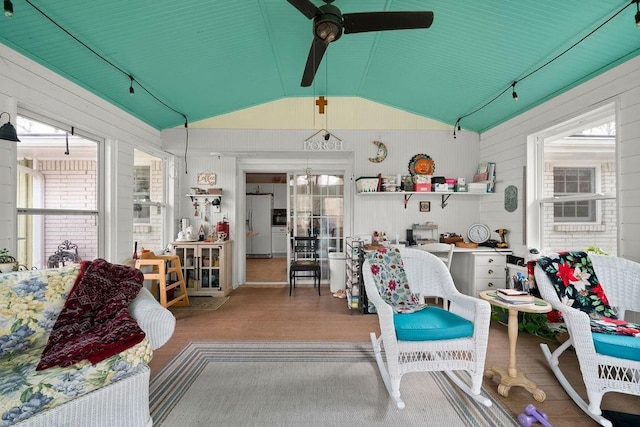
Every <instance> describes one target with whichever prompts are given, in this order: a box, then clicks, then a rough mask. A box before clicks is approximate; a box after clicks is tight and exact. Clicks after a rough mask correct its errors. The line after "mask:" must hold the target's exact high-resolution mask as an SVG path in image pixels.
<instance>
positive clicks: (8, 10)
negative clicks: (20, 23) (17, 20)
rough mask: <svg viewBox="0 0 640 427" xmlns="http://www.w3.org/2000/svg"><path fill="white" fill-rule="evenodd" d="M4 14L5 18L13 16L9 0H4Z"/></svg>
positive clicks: (11, 4)
mask: <svg viewBox="0 0 640 427" xmlns="http://www.w3.org/2000/svg"><path fill="white" fill-rule="evenodd" d="M4 16H6V17H7V18H11V17H13V3H11V0H4Z"/></svg>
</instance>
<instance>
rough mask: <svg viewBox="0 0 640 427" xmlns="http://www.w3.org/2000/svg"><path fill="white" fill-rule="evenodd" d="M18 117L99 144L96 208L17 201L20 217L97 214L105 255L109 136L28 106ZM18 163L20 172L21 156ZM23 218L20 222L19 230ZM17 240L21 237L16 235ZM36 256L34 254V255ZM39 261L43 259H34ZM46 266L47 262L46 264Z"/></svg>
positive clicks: (98, 236)
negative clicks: (66, 122) (34, 205)
mask: <svg viewBox="0 0 640 427" xmlns="http://www.w3.org/2000/svg"><path fill="white" fill-rule="evenodd" d="M17 116H18V117H21V118H25V119H28V120H32V121H36V122H40V123H42V124H44V125H47V126H51V127H54V128H56V129H59V130H62V131H66V132H68V133H69V134H72V135H74V136H79V137H81V138H83V139H86V140H89V141H91V142H93V143H95V144H96V159H95V162H96V183H95V186H96V195H95V197H96V200H95V208H94V209H58V208H54V209H51V208H42V207H20V206H18V205H17V204H16V219H17V218H18V217H20V216H24V217H28V216H32V217H34V216H43V217H44V216H62V215H64V216H76V215H77V216H88V217H93V218H94V221H95V224H96V239H97V242H96V257H104V252H105V248H104V241H105V240H104V239H105V215H104V206H105V175H104V174H105V172H104V171H105V145H106V140H105V138H102V137H99V136H97V135H95V134H92V133H91V132H88V131H85V130H82V129H77V128H75V127H73V126H71V125H68V124H65V123H63V122H61V121H59V120H56V119H54V118H52V117H49V116H45V115H42V114H38V113H35V112H32V111H29V110H27V109H23V108H18V112H17ZM15 162H16V174H17V173H18V170H19V169H21V166H20V165H18V158H17V157H16V159H15ZM19 223H20V221H16V233H17V231H18V230H17V228H18V225H19ZM16 238H17V240H20V239H19V236H18V235H17V234H16ZM32 256H34V255H33V254H32ZM35 260H39V258H34V261H35ZM40 263H46V260H41V262H40ZM43 265H44V264H43Z"/></svg>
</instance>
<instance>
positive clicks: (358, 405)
mask: <svg viewBox="0 0 640 427" xmlns="http://www.w3.org/2000/svg"><path fill="white" fill-rule="evenodd" d="M400 392H401V393H402V398H403V400H404V401H405V403H406V407H405V408H404V409H397V407H396V406H395V404H394V403H393V402H392V401H391V399H390V398H389V395H388V394H387V391H386V389H385V387H384V384H383V383H382V380H381V378H380V375H379V373H378V369H377V366H376V362H375V358H374V355H373V351H372V350H371V344H370V343H368V342H367V343H320V342H232V343H229V342H220V343H218V342H194V343H191V344H189V345H187V346H186V347H185V348H184V349H183V350H182V351H181V352H180V353H179V354H178V355H177V356H176V357H175V358H174V359H173V360H172V361H171V362H169V364H168V365H166V366H165V368H164V369H163V370H162V371H160V372H159V373H158V374H157V375H156V376H155V377H154V378H153V379H152V380H151V385H150V407H151V416H152V418H153V425H154V427H173V426H176V427H190V426H209V425H222V426H227V425H228V426H231V425H233V426H271V425H279V426H302V425H305V426H341V425H345V426H365V425H366V426H372V425H380V426H383V425H384V426H390V425H405V426H410V425H433V426H448V427H453V426H479V427H480V426H517V425H518V424H517V422H516V419H515V418H514V416H513V415H511V413H510V412H509V410H508V409H506V408H504V407H503V406H502V405H501V404H500V403H499V402H498V401H496V400H495V399H493V398H492V397H491V396H490V395H489V394H488V393H487V392H486V391H484V390H483V394H484V395H485V396H488V397H489V398H490V399H491V400H492V402H493V404H492V406H491V407H489V408H487V407H485V406H483V405H480V404H478V403H477V402H475V401H474V400H472V399H469V398H468V397H467V396H466V395H465V394H464V393H462V392H460V391H459V389H458V388H457V387H456V386H454V385H453V384H452V383H450V381H449V379H448V378H447V377H446V375H444V374H439V373H411V374H406V375H404V376H403V378H402V383H401V385H400Z"/></svg>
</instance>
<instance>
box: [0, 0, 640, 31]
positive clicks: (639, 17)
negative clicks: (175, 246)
mask: <svg viewBox="0 0 640 427" xmlns="http://www.w3.org/2000/svg"><path fill="white" fill-rule="evenodd" d="M4 3H5V5H6V4H7V2H4ZM5 7H6V6H5ZM636 27H637V28H640V0H636Z"/></svg>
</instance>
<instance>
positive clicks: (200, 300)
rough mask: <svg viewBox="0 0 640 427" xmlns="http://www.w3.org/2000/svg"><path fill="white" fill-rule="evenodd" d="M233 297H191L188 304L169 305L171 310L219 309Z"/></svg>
mask: <svg viewBox="0 0 640 427" xmlns="http://www.w3.org/2000/svg"><path fill="white" fill-rule="evenodd" d="M229 298H231V297H224V298H213V297H189V305H188V306H175V305H172V306H171V307H169V309H170V310H217V309H219V308H220V307H221V306H222V304H224V303H225V302H227V301H228V300H229Z"/></svg>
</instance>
